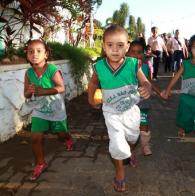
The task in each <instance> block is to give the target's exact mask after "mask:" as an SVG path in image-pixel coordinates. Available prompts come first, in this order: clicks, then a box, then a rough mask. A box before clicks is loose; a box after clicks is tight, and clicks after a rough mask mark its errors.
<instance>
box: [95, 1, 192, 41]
mask: <svg viewBox="0 0 195 196" xmlns="http://www.w3.org/2000/svg"><path fill="white" fill-rule="evenodd" d="M124 2H125V3H127V4H128V5H129V10H130V15H133V16H135V17H136V18H137V17H141V19H142V21H143V23H144V24H145V27H146V33H145V36H146V38H148V37H149V36H150V29H151V27H152V26H158V27H159V31H160V33H164V32H166V33H170V32H173V30H175V29H180V32H181V35H182V36H183V37H185V38H187V39H189V38H190V36H192V35H193V34H195V0H102V5H101V6H100V7H99V8H98V9H97V10H96V13H95V15H94V18H95V19H97V20H99V21H100V22H101V23H102V24H103V25H105V21H106V19H107V18H109V17H112V15H113V12H114V11H115V10H119V9H120V5H121V4H122V3H124Z"/></svg>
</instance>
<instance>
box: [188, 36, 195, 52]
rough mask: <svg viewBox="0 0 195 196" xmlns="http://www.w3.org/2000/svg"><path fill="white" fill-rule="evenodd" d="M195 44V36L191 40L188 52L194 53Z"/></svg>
mask: <svg viewBox="0 0 195 196" xmlns="http://www.w3.org/2000/svg"><path fill="white" fill-rule="evenodd" d="M194 43H195V35H193V36H192V37H191V38H190V40H189V45H188V50H189V52H190V53H192V45H193V44H194Z"/></svg>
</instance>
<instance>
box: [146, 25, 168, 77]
mask: <svg viewBox="0 0 195 196" xmlns="http://www.w3.org/2000/svg"><path fill="white" fill-rule="evenodd" d="M151 32H152V36H151V37H150V38H149V39H148V45H150V46H151V48H152V51H153V54H154V55H155V57H154V62H153V68H154V72H153V80H157V75H158V67H159V64H160V61H161V58H162V54H163V50H164V51H165V53H166V55H167V56H169V54H168V52H167V48H166V46H165V43H164V40H163V39H162V38H161V37H160V36H159V35H158V28H157V27H152V28H151Z"/></svg>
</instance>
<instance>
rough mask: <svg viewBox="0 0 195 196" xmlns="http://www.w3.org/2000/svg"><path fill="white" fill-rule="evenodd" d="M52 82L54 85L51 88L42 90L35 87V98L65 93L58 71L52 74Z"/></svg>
mask: <svg viewBox="0 0 195 196" xmlns="http://www.w3.org/2000/svg"><path fill="white" fill-rule="evenodd" d="M52 81H53V82H54V84H55V86H54V87H53V88H42V87H39V86H36V87H35V96H44V95H55V94H58V93H63V92H64V91H65V87H64V81H63V78H62V75H61V73H60V71H57V72H56V73H55V74H54V76H53V78H52Z"/></svg>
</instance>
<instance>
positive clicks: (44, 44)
mask: <svg viewBox="0 0 195 196" xmlns="http://www.w3.org/2000/svg"><path fill="white" fill-rule="evenodd" d="M35 42H38V43H41V44H43V46H44V48H45V50H46V52H47V53H48V57H49V55H50V53H51V50H50V48H49V46H48V45H47V44H46V42H45V41H44V40H43V39H41V38H40V39H30V40H28V41H27V43H26V44H25V51H27V49H28V46H29V45H31V44H32V43H35Z"/></svg>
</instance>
